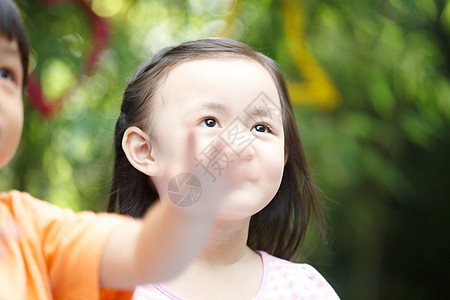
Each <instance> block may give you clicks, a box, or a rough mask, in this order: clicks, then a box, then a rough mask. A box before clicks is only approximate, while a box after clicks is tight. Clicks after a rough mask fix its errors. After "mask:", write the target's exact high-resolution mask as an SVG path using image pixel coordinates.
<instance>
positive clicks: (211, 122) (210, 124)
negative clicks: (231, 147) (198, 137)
mask: <svg viewBox="0 0 450 300" xmlns="http://www.w3.org/2000/svg"><path fill="white" fill-rule="evenodd" d="M202 124H204V126H206V127H216V126H217V121H216V120H214V119H213V118H207V119H204V120H203V121H202Z"/></svg>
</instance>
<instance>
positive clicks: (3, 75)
mask: <svg viewBox="0 0 450 300" xmlns="http://www.w3.org/2000/svg"><path fill="white" fill-rule="evenodd" d="M0 77H1V78H5V79H6V80H12V79H13V76H12V73H11V72H10V71H8V70H6V69H0Z"/></svg>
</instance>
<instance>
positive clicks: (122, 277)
mask: <svg viewBox="0 0 450 300" xmlns="http://www.w3.org/2000/svg"><path fill="white" fill-rule="evenodd" d="M213 219H214V214H211V215H209V216H207V215H197V214H194V213H192V212H190V211H189V212H188V211H186V210H184V209H182V208H178V207H176V206H175V205H174V204H172V203H170V202H169V201H160V202H159V203H157V204H156V205H154V206H153V207H151V208H150V209H149V211H148V212H147V214H146V216H145V218H144V219H143V220H142V221H132V222H127V223H126V225H124V226H122V227H120V229H118V230H116V231H114V232H113V234H112V235H111V237H110V238H109V241H108V242H107V244H106V247H105V250H104V253H103V257H102V263H101V271H100V276H101V285H102V286H103V287H110V288H121V289H130V288H134V287H135V286H136V285H138V284H142V283H145V282H158V281H163V280H165V279H168V278H170V277H172V276H174V275H176V274H177V273H178V272H179V271H181V270H182V269H183V267H185V266H186V265H187V264H188V263H189V262H190V260H191V259H192V258H193V257H194V256H195V255H196V254H197V253H198V252H199V251H200V249H201V247H202V246H203V244H204V241H205V239H206V237H207V235H208V232H209V230H210V228H211V226H212V222H213Z"/></svg>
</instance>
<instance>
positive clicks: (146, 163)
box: [122, 126, 158, 176]
mask: <svg viewBox="0 0 450 300" xmlns="http://www.w3.org/2000/svg"><path fill="white" fill-rule="evenodd" d="M122 149H123V152H125V155H126V156H127V159H128V161H129V162H130V163H131V165H132V166H133V167H134V168H135V169H136V170H138V171H140V172H142V173H144V174H146V175H148V176H154V175H155V174H156V171H157V169H158V168H157V165H156V160H155V158H154V152H153V151H152V145H151V143H150V137H149V135H148V134H147V133H146V132H144V131H143V130H142V129H140V128H138V127H136V126H131V127H128V128H127V130H125V133H124V134H123V138H122Z"/></svg>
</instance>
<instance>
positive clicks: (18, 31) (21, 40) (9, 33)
mask: <svg viewBox="0 0 450 300" xmlns="http://www.w3.org/2000/svg"><path fill="white" fill-rule="evenodd" d="M0 34H1V35H3V36H4V37H6V38H7V39H8V40H10V41H13V40H15V41H17V44H18V46H19V51H20V58H21V60H22V68H23V82H22V83H23V90H25V89H26V86H27V79H28V60H29V48H28V39H27V35H26V32H25V28H24V26H23V24H22V20H21V18H20V15H19V12H18V10H17V7H16V5H15V4H14V3H13V2H11V1H10V0H0Z"/></svg>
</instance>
